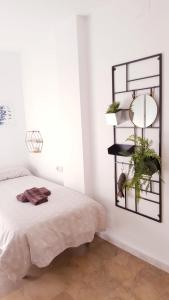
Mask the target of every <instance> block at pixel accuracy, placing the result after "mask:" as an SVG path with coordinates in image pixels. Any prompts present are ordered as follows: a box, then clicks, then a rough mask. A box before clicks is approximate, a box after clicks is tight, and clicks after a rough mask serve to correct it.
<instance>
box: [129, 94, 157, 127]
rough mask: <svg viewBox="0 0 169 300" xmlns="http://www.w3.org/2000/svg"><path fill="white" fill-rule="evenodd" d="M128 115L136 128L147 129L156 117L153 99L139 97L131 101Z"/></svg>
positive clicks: (143, 96) (146, 96)
mask: <svg viewBox="0 0 169 300" xmlns="http://www.w3.org/2000/svg"><path fill="white" fill-rule="evenodd" d="M129 115H130V120H131V121H132V122H133V124H134V125H136V126H137V127H141V128H145V127H148V126H150V125H151V124H153V122H154V121H155V119H156V117H157V104H156V102H155V100H154V99H153V97H151V96H149V95H140V96H138V97H136V98H135V99H134V100H133V101H132V103H131V105H130V110H129Z"/></svg>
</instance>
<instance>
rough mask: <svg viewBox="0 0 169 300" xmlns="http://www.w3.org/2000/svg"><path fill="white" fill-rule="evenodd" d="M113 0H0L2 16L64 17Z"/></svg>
mask: <svg viewBox="0 0 169 300" xmlns="http://www.w3.org/2000/svg"><path fill="white" fill-rule="evenodd" d="M110 2H111V0H0V17H3V18H5V17H9V15H10V14H12V15H15V17H17V18H22V16H24V17H25V16H26V17H30V18H33V17H36V18H48V17H49V16H50V17H51V18H58V19H60V18H64V17H67V16H70V15H73V14H90V13H91V12H92V11H93V10H95V9H96V8H97V7H100V6H102V5H106V4H107V3H110Z"/></svg>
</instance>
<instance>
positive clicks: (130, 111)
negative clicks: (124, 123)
mask: <svg viewBox="0 0 169 300" xmlns="http://www.w3.org/2000/svg"><path fill="white" fill-rule="evenodd" d="M140 96H149V97H151V98H152V99H153V100H154V102H155V104H156V107H157V113H156V117H155V118H154V121H153V122H152V123H151V124H150V125H148V126H145V127H140V126H138V125H136V124H135V123H134V122H133V120H132V118H131V113H132V110H131V107H132V105H133V102H134V101H135V100H136V99H137V98H138V97H140ZM157 116H158V105H157V102H156V100H155V99H154V97H153V96H152V95H149V94H141V95H138V96H135V98H133V99H132V101H131V103H130V106H129V119H130V121H131V122H132V123H133V125H134V126H136V127H138V128H143V129H144V128H148V127H150V126H151V125H152V124H153V123H154V122H155V120H156V118H157Z"/></svg>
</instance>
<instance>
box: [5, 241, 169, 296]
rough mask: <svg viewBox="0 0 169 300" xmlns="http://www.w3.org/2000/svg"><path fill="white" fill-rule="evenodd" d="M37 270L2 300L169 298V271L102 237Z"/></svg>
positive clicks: (6, 285) (68, 251) (7, 287)
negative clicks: (152, 264) (168, 272)
mask: <svg viewBox="0 0 169 300" xmlns="http://www.w3.org/2000/svg"><path fill="white" fill-rule="evenodd" d="M36 272H39V274H36V276H33V277H32V278H29V279H24V280H23V281H22V282H20V283H18V286H16V287H13V288H14V289H13V290H12V291H11V292H9V289H11V288H12V287H11V286H9V284H7V283H5V280H4V281H3V280H2V278H1V281H0V282H1V285H0V288H1V293H6V295H5V296H1V297H0V300H1V299H3V300H169V274H167V273H165V272H163V271H161V270H159V269H157V268H155V267H153V266H151V265H149V264H147V263H145V262H143V261H141V260H140V259H138V258H136V257H134V256H132V255H130V254H128V253H127V252H125V251H122V250H120V249H119V248H117V247H115V246H113V245H111V244H109V243H107V242H105V241H103V240H101V239H99V238H95V240H94V242H93V243H91V244H90V246H89V247H88V248H86V249H85V248H84V247H81V248H80V249H78V250H67V251H65V252H64V253H62V254H61V255H59V256H58V257H57V258H56V259H55V260H54V261H53V263H52V264H51V265H50V266H49V267H47V268H45V269H43V270H39V271H38V270H37V271H36ZM34 275H35V272H34ZM7 290H8V293H7Z"/></svg>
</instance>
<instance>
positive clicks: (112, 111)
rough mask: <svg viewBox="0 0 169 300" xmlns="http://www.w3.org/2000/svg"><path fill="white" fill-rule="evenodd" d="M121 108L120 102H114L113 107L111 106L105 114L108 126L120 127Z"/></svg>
mask: <svg viewBox="0 0 169 300" xmlns="http://www.w3.org/2000/svg"><path fill="white" fill-rule="evenodd" d="M119 107H120V102H113V103H112V104H111V105H109V107H108V109H107V111H106V113H105V118H106V123H107V124H108V125H114V126H115V125H118V124H119V123H120V120H121V112H122V111H121V109H120V108H119Z"/></svg>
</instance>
